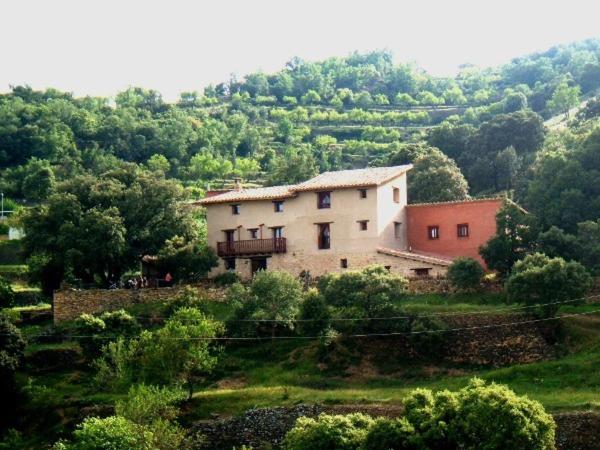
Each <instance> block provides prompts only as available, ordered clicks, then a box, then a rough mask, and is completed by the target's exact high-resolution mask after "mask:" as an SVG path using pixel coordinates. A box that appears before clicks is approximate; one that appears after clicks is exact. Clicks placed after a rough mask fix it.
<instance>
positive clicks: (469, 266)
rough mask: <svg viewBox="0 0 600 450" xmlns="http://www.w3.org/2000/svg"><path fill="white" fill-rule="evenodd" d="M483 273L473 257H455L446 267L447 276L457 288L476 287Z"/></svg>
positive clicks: (468, 288) (470, 288) (467, 288)
mask: <svg viewBox="0 0 600 450" xmlns="http://www.w3.org/2000/svg"><path fill="white" fill-rule="evenodd" d="M483 275H484V271H483V267H481V264H479V262H477V261H476V260H474V259H473V258H463V257H461V258H456V259H455V260H454V261H452V264H450V266H449V267H448V278H449V279H450V282H451V283H452V286H454V287H455V288H457V289H462V290H473V289H477V288H478V287H479V284H480V283H481V280H482V278H483Z"/></svg>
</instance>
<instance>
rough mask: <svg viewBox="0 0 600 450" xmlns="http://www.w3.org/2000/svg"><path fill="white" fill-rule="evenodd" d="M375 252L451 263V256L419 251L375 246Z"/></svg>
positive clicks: (445, 264)
mask: <svg viewBox="0 0 600 450" xmlns="http://www.w3.org/2000/svg"><path fill="white" fill-rule="evenodd" d="M377 252H379V253H383V254H386V255H390V256H396V257H398V258H406V259H412V260H415V261H421V262H427V263H432V264H438V265H441V266H448V265H450V264H451V263H452V259H451V258H444V257H443V256H428V255H423V254H420V253H414V252H412V251H408V250H398V249H393V248H387V247H377Z"/></svg>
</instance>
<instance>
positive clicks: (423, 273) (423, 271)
mask: <svg viewBox="0 0 600 450" xmlns="http://www.w3.org/2000/svg"><path fill="white" fill-rule="evenodd" d="M412 270H414V271H415V275H416V276H418V277H428V276H429V271H430V270H431V268H430V267H422V268H418V269H412Z"/></svg>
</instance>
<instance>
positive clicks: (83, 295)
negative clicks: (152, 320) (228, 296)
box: [53, 286, 215, 324]
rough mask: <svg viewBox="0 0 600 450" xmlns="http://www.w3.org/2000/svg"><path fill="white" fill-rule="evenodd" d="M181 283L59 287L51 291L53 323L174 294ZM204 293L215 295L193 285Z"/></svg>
mask: <svg viewBox="0 0 600 450" xmlns="http://www.w3.org/2000/svg"><path fill="white" fill-rule="evenodd" d="M183 289H184V287H182V286H181V287H180V286H176V287H164V288H158V289H152V288H149V289H111V290H107V289H90V290H77V289H71V288H66V289H61V290H58V291H56V292H54V300H53V315H54V323H55V324H56V323H60V322H62V321H65V320H73V319H76V318H77V317H79V316H80V315H81V314H83V313H87V314H97V313H101V312H104V311H113V310H115V309H120V308H127V307H129V306H132V305H134V304H136V303H151V302H160V301H163V300H168V299H170V298H173V297H176V296H177V295H178V294H179V293H180V292H181V291H182V290H183ZM196 289H198V290H199V291H201V292H202V294H203V295H204V296H207V297H211V296H213V297H214V296H215V295H214V293H212V292H211V291H208V290H205V289H203V288H202V287H196Z"/></svg>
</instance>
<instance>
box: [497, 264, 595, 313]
mask: <svg viewBox="0 0 600 450" xmlns="http://www.w3.org/2000/svg"><path fill="white" fill-rule="evenodd" d="M591 285H592V278H591V277H590V275H589V273H588V272H587V271H586V270H585V268H584V267H583V266H582V265H581V264H579V263H578V262H575V261H570V262H565V260H564V259H562V258H549V257H548V256H546V255H544V254H541V253H534V254H531V255H528V256H526V257H525V258H524V259H523V260H521V261H517V262H516V263H515V265H514V266H513V269H512V271H511V275H510V277H509V278H508V282H507V283H506V292H507V294H508V299H509V300H510V301H513V302H523V303H525V304H526V305H539V307H538V308H537V310H538V313H539V314H540V315H542V316H543V317H554V316H555V315H556V312H557V311H558V308H559V307H560V304H557V303H556V302H561V301H565V300H574V299H577V298H580V297H582V296H583V295H584V294H585V293H586V292H587V290H588V289H589V288H590V287H591ZM581 302H582V301H580V303H581ZM574 303H575V302H574Z"/></svg>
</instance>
